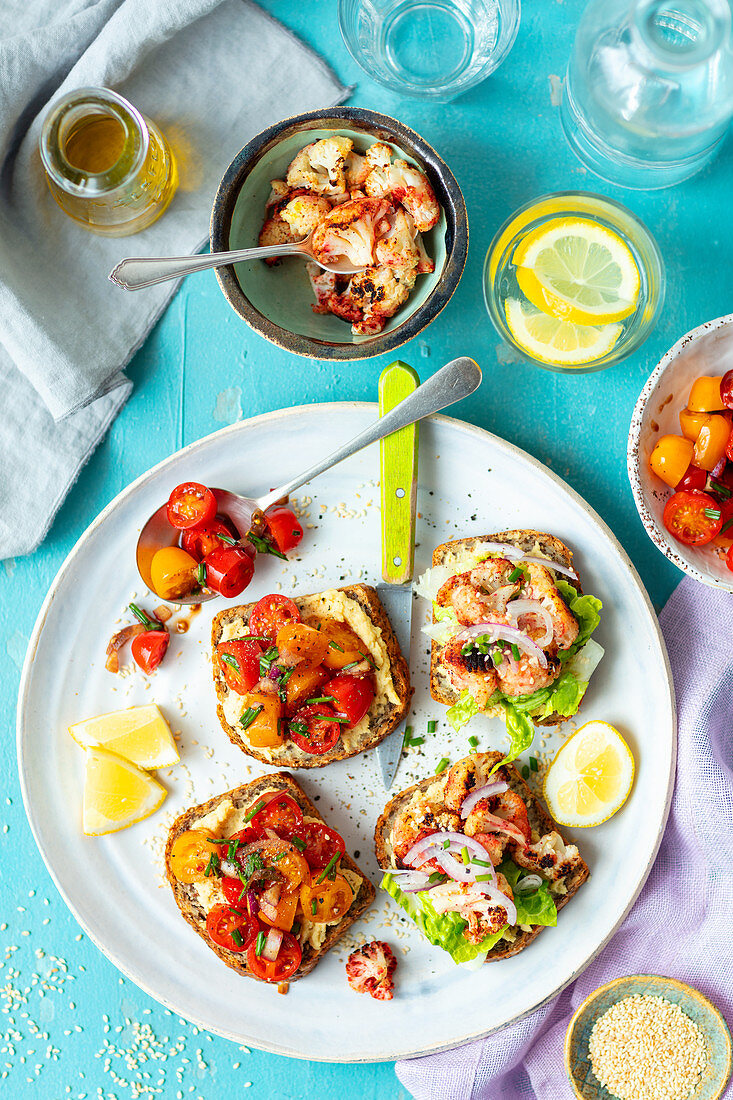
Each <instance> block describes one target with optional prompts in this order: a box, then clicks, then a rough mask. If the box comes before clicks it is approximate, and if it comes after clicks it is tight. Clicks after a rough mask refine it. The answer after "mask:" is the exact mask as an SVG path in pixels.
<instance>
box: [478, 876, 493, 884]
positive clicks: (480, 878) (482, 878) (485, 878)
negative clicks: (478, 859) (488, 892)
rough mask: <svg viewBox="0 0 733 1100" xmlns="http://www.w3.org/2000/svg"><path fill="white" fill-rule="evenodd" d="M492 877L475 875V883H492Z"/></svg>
mask: <svg viewBox="0 0 733 1100" xmlns="http://www.w3.org/2000/svg"><path fill="white" fill-rule="evenodd" d="M493 881H494V876H493V875H476V882H493Z"/></svg>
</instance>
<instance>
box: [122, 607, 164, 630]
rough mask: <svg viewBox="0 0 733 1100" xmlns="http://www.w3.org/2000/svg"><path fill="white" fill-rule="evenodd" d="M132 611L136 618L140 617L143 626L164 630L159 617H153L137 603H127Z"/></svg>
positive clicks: (149, 628)
mask: <svg viewBox="0 0 733 1100" xmlns="http://www.w3.org/2000/svg"><path fill="white" fill-rule="evenodd" d="M127 606H128V607H129V608H130V611H132V613H133V615H134V616H135V618H136V619H139V620H140V622H141V623H142V624H143V626H146V627H147V628H148V630H162V629H163V624H162V623H161V622H160V620H159V619H151V618H150V616H149V615H148V614H147V613H146V612H145V611H143V610H142V609H141V608H139V607H138V606H137V604H136V603H130V604H128V605H127Z"/></svg>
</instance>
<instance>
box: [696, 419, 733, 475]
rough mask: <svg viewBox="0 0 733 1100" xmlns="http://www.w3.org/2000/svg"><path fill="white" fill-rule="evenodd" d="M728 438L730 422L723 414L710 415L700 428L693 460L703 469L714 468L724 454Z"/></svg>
mask: <svg viewBox="0 0 733 1100" xmlns="http://www.w3.org/2000/svg"><path fill="white" fill-rule="evenodd" d="M729 438H730V424H729V423H728V421H727V420H726V419H725V417H724V416H711V417H709V419H708V423H707V424H705V425H703V427H702V428H701V429H700V434H699V436H698V437H697V442H696V443H695V448H694V455H695V457H694V459H693V462H694V463H695V465H696V466H701V467H702V468H703V470H707V471H708V473H709V472H710V470H714V469H715V467H716V466H717V465H718V463H719V462H720V460H721V458H722V457H723V455H724V454H725V447H726V444H727V442H728V439H729Z"/></svg>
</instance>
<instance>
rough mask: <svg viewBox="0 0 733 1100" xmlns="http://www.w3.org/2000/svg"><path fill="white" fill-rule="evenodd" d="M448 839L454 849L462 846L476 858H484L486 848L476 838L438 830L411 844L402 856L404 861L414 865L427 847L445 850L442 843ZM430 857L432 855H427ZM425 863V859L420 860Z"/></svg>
mask: <svg viewBox="0 0 733 1100" xmlns="http://www.w3.org/2000/svg"><path fill="white" fill-rule="evenodd" d="M446 840H447V841H448V842H449V844H450V845H451V847H453V846H454V845H455V849H454V850H456V851H459V852H460V851H461V850H462V849H463V848H467V849H468V852H469V855H473V856H476V857H477V859H483V860H485V859H486V849H485V848H484V846H483V844H479V842H478V841H477V840H474V839H473V837H472V836H464V835H463V833H451V832H439V833H431V834H430V836H424V837H423V838H422V840H418V841H417V843H416V844H413V845H412V847H411V848H410V850H409V851H408V852H407V854H406V855H405V856H404V857H403V862H404V863H409V864H410V866H412V867H414V866H415V862H416V860H417V859H418V857H420V856H422V855H423V853H424V852H426V851H427V850H428V849H429V848H434V847H438V848H439V849H440V850H441V851H447V850H448V849H446V848H444V847H443V845H444V843H445V841H446ZM427 858H428V859H431V858H432V856H428V857H427ZM421 862H422V863H425V862H426V860H424V859H423V860H421Z"/></svg>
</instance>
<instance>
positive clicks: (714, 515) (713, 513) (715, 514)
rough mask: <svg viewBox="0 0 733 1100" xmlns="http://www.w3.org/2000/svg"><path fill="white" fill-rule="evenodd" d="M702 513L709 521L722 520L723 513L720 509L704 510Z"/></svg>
mask: <svg viewBox="0 0 733 1100" xmlns="http://www.w3.org/2000/svg"><path fill="white" fill-rule="evenodd" d="M702 512H703V515H704V516H707V517H708V519H720V517H721V515H722V512H721V511H720V509H719V508H703V510H702Z"/></svg>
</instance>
